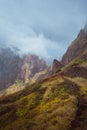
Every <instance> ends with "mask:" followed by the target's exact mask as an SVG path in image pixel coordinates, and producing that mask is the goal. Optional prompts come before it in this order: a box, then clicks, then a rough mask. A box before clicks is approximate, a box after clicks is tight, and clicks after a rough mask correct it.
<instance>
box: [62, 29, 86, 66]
mask: <svg viewBox="0 0 87 130" xmlns="http://www.w3.org/2000/svg"><path fill="white" fill-rule="evenodd" d="M86 50H87V31H86V27H85V28H84V29H82V30H81V31H80V33H79V34H78V36H77V38H76V39H75V40H74V41H73V42H72V44H71V45H70V46H69V48H68V49H67V51H66V53H65V54H64V56H63V58H62V63H63V64H65V65H66V64H68V63H69V62H71V61H72V60H73V59H74V58H76V57H78V56H79V55H80V54H82V53H83V52H84V51H86Z"/></svg>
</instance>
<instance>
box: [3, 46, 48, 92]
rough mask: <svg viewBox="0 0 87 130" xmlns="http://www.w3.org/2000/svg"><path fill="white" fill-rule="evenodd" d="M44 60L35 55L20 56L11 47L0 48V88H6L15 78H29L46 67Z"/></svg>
mask: <svg viewBox="0 0 87 130" xmlns="http://www.w3.org/2000/svg"><path fill="white" fill-rule="evenodd" d="M47 67H48V66H47V64H46V62H45V60H43V59H40V58H39V57H38V56H36V55H26V56H23V57H20V56H19V54H18V53H17V52H16V50H14V49H13V48H12V49H11V48H1V49H0V89H1V90H2V89H6V88H7V87H9V86H11V85H12V84H14V83H15V82H16V81H17V80H20V81H23V82H25V81H26V80H28V81H29V80H31V79H32V78H33V77H34V75H35V74H36V73H38V72H41V71H44V70H45V69H47Z"/></svg>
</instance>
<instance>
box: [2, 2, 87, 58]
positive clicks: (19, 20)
mask: <svg viewBox="0 0 87 130" xmlns="http://www.w3.org/2000/svg"><path fill="white" fill-rule="evenodd" d="M86 22H87V0H0V46H5V44H7V45H12V46H16V47H18V48H19V49H20V50H21V52H22V53H31V54H36V55H39V56H40V57H44V58H46V59H48V60H49V59H50V60H52V59H54V58H57V59H58V60H60V59H61V57H62V56H63V54H64V53H65V51H66V50H67V47H68V46H69V45H70V44H71V42H72V41H73V40H74V39H75V38H76V36H77V34H78V33H79V31H80V29H82V28H84V26H85V24H86Z"/></svg>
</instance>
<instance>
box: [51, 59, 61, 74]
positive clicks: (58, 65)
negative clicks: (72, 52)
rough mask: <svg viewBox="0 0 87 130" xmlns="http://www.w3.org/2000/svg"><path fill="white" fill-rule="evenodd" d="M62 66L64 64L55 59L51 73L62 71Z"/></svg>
mask: <svg viewBox="0 0 87 130" xmlns="http://www.w3.org/2000/svg"><path fill="white" fill-rule="evenodd" d="M61 68H63V64H62V63H61V62H59V61H58V60H56V59H54V60H53V63H52V65H51V68H50V71H51V73H52V74H55V73H56V72H58V71H60V70H61Z"/></svg>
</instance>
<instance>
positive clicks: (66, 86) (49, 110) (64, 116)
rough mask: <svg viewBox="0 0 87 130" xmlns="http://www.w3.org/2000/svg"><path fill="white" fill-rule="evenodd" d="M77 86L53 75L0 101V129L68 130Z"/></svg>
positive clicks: (75, 100)
mask: <svg viewBox="0 0 87 130" xmlns="http://www.w3.org/2000/svg"><path fill="white" fill-rule="evenodd" d="M77 92H78V86H77V85H76V84H74V83H72V82H71V81H69V80H68V79H65V78H64V77H61V76H59V75H54V76H52V77H50V78H48V79H45V80H43V81H41V82H38V83H35V84H33V85H32V86H30V87H28V88H26V89H24V90H23V91H20V92H18V93H15V94H13V95H10V96H7V97H2V98H0V130H11V129H12V130H18V129H21V130H44V129H45V130H69V129H70V127H71V122H72V120H74V118H75V114H76V111H77V103H78V101H77V96H76V95H77V94H76V93H77Z"/></svg>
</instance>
